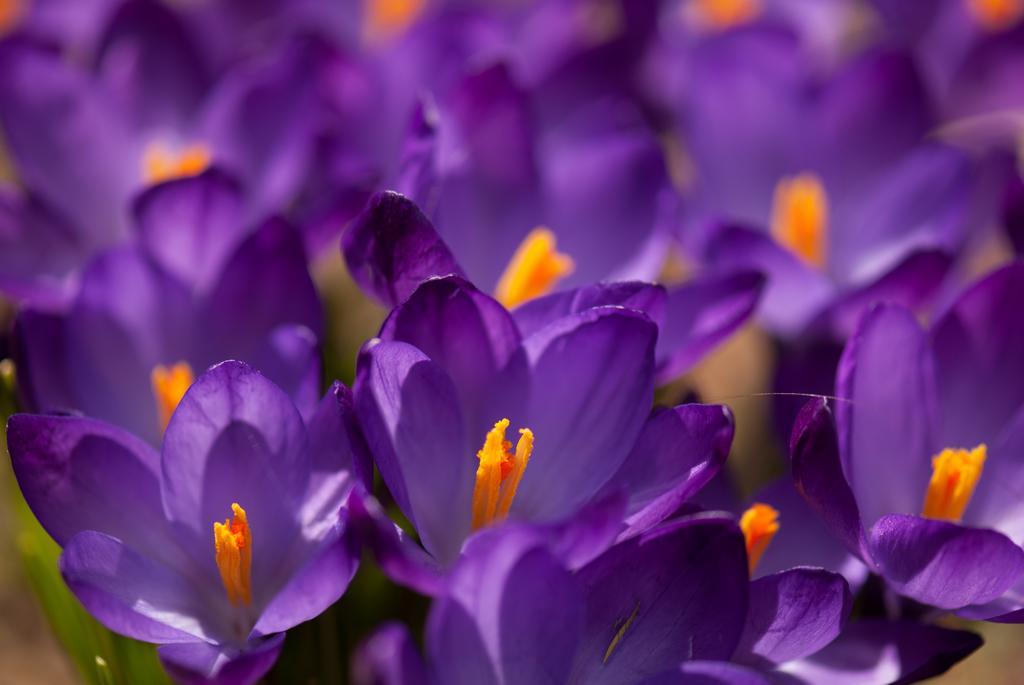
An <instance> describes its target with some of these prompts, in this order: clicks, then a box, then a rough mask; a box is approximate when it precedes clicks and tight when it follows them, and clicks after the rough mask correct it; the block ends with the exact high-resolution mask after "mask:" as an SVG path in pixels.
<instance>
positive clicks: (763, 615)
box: [733, 568, 852, 667]
mask: <svg viewBox="0 0 1024 685" xmlns="http://www.w3.org/2000/svg"><path fill="white" fill-rule="evenodd" d="M851 604H852V598H851V596H850V588H849V587H848V586H847V584H846V581H845V580H843V577H842V576H840V575H838V574H836V573H830V572H828V571H825V570H823V569H814V568H795V569H791V570H788V571H782V572H781V573H776V574H774V575H770V576H765V577H763V578H759V579H757V580H755V581H753V582H752V583H751V585H750V608H749V609H748V610H747V623H746V627H745V628H744V629H743V638H742V639H741V640H740V645H739V647H737V649H736V654H735V655H734V656H733V659H734V660H736V661H738V662H740V663H745V664H749V665H751V666H761V667H764V666H766V665H777V664H781V663H784V662H786V661H792V660H794V659H800V658H802V657H805V656H807V655H809V654H814V653H815V652H817V651H818V650H819V649H821V648H822V647H824V646H825V645H827V644H828V643H830V642H832V640H834V639H836V637H837V636H838V635H839V633H840V631H841V630H842V629H843V626H844V625H845V624H846V619H847V618H848V617H849V615H850V606H851Z"/></svg>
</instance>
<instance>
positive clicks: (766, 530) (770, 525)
mask: <svg viewBox="0 0 1024 685" xmlns="http://www.w3.org/2000/svg"><path fill="white" fill-rule="evenodd" d="M740 530H741V531H743V539H744V541H745V542H746V543H747V563H748V564H749V567H750V572H751V573H753V572H754V569H755V568H757V564H758V562H760V561H761V557H762V556H763V555H764V552H765V550H766V549H768V545H769V544H770V543H771V541H772V538H774V537H775V534H776V533H778V532H779V511H778V510H777V509H776V508H775V507H771V506H769V505H767V504H762V503H761V502H755V503H754V504H753V505H751V507H750V508H749V509H747V510H746V511H745V512H743V516H741V517H740Z"/></svg>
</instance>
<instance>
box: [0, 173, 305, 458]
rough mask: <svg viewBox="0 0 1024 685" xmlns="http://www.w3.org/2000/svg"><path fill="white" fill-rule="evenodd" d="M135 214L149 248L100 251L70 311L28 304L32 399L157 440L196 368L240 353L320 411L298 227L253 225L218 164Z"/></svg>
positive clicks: (24, 380) (25, 382)
mask: <svg viewBox="0 0 1024 685" xmlns="http://www.w3.org/2000/svg"><path fill="white" fill-rule="evenodd" d="M135 216H136V223H137V232H138V241H137V244H136V245H132V246H122V247H116V248H112V249H110V250H108V251H105V252H103V253H101V254H99V255H98V256H96V257H95V258H94V259H93V260H92V261H90V262H89V263H88V265H87V266H86V268H85V270H84V272H83V274H82V277H81V283H80V286H79V288H78V289H77V292H76V293H75V295H74V298H73V300H72V302H71V303H70V305H69V306H68V308H67V309H66V310H63V311H58V312H50V311H45V310H42V309H37V308H34V307H25V308H23V309H22V310H21V311H20V312H19V314H18V318H17V320H16V325H15V329H16V330H15V338H16V358H17V360H18V364H19V381H20V386H21V389H22V391H23V393H24V396H25V397H24V399H25V400H26V403H27V405H28V406H29V407H30V408H32V409H33V410H35V411H53V410H78V411H82V412H84V413H85V414H87V415H89V416H92V417H94V418H98V419H102V420H104V421H107V422H110V423H113V424H116V425H118V426H121V427H123V428H126V429H128V430H129V431H131V432H133V433H134V434H135V435H138V436H140V437H142V438H143V439H145V440H147V441H148V442H150V443H151V444H154V445H156V444H159V442H160V435H161V434H162V432H163V429H164V427H165V426H166V423H167V421H168V420H169V418H170V414H171V412H172V411H173V410H174V407H175V405H176V404H177V401H178V400H179V399H180V398H181V396H182V395H183V394H184V392H185V390H186V389H187V388H188V386H189V384H190V383H191V380H192V375H193V373H199V372H201V371H202V370H203V369H205V368H206V367H208V366H209V365H210V364H213V363H215V362H218V361H221V360H223V359H226V358H239V359H243V360H246V361H248V362H250V363H252V364H254V365H255V366H257V368H259V369H260V370H262V371H263V372H264V373H266V374H267V375H268V377H270V378H271V379H272V380H274V382H276V383H278V384H279V385H280V386H281V387H282V388H284V389H285V390H286V392H288V393H289V394H290V395H291V396H292V398H293V399H294V401H295V403H296V405H297V406H298V407H299V408H300V410H301V411H302V413H303V415H304V416H309V415H310V414H311V412H312V411H313V409H314V408H315V407H316V403H317V401H318V398H319V393H320V360H319V345H318V342H317V340H318V337H319V335H320V332H321V330H322V312H321V307H320V302H319V298H318V297H317V294H316V290H315V289H314V286H313V282H312V280H311V279H310V276H309V273H308V270H307V267H306V253H305V251H304V249H303V245H302V240H301V238H300V236H299V235H298V233H297V232H296V231H295V230H294V229H293V228H292V227H290V226H289V225H288V224H287V223H285V222H283V221H282V220H279V219H270V220H268V221H265V222H263V223H262V224H260V225H253V224H250V223H249V222H248V221H247V220H246V219H245V210H244V207H243V196H242V194H241V193H240V191H239V189H238V187H237V185H236V184H235V183H234V182H233V181H231V180H230V179H228V178H227V177H226V176H224V175H223V174H221V173H219V172H217V171H216V170H211V171H208V172H206V173H204V174H203V175H201V176H197V177H194V178H189V179H182V180H178V181H173V182H169V183H166V184H163V185H160V186H157V187H154V188H152V189H150V190H148V191H147V192H146V193H144V194H143V195H142V196H141V197H140V198H139V200H138V202H137V203H136V205H135Z"/></svg>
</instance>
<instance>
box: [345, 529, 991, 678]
mask: <svg viewBox="0 0 1024 685" xmlns="http://www.w3.org/2000/svg"><path fill="white" fill-rule="evenodd" d="M495 538H497V540H496V539H495ZM849 608H850V595H849V591H848V590H847V588H846V584H845V582H844V581H843V580H842V578H841V577H839V576H837V575H835V574H831V573H827V572H825V571H822V570H820V569H811V568H801V569H793V570H790V571H786V572H783V573H779V574H775V575H771V576H767V577H765V578H763V579H760V580H756V581H753V582H751V581H750V580H749V579H748V577H747V558H746V555H745V554H744V545H743V536H742V535H741V534H740V532H739V530H737V528H736V526H735V524H734V523H733V522H732V521H731V520H729V519H722V518H716V517H713V516H711V517H709V516H707V515H702V516H695V517H691V518H686V519H680V520H678V521H674V522H672V523H667V524H663V525H661V526H659V527H657V528H655V529H653V530H651V531H648V532H647V533H645V534H644V535H641V536H639V537H637V538H633V539H631V540H628V541H625V542H621V543H619V544H617V545H615V546H614V547H612V548H611V549H609V550H608V551H607V552H605V553H604V554H602V555H601V556H599V557H598V558H596V559H595V560H593V561H592V562H590V563H589V564H587V565H585V566H583V567H582V568H581V569H579V570H578V571H576V572H575V573H571V572H569V571H567V570H566V568H565V567H564V566H563V565H562V564H561V563H560V562H559V560H558V557H557V555H554V554H552V553H551V550H550V549H549V548H547V547H546V546H544V545H543V544H539V543H538V541H537V539H536V538H535V537H532V536H530V535H526V534H524V531H522V530H510V529H507V528H506V529H505V530H503V531H496V532H495V533H494V534H491V535H487V536H481V537H480V538H478V539H476V540H474V543H473V544H471V545H470V546H469V547H467V550H466V553H465V555H464V556H463V558H462V559H461V560H460V561H459V564H458V565H457V566H456V568H455V570H454V571H453V573H452V576H451V578H450V581H449V583H448V584H447V586H446V588H445V592H444V593H443V594H442V595H441V596H440V597H439V598H438V599H436V600H435V603H434V605H433V607H432V608H431V612H430V616H429V618H428V621H427V633H426V651H427V659H426V663H424V661H423V660H422V659H421V658H420V656H419V654H418V653H417V650H416V648H415V647H414V646H413V644H412V641H411V639H410V638H409V636H408V634H407V633H406V632H405V630H404V628H403V627H401V626H399V625H396V624H392V625H389V626H386V627H384V628H382V629H381V630H380V631H379V632H378V633H377V634H376V635H374V636H373V637H371V639H370V640H369V641H368V642H367V643H366V644H365V645H364V647H363V648H362V650H361V651H360V653H359V654H358V656H357V660H356V666H355V672H354V675H355V679H356V682H358V683H371V682H372V683H381V684H383V685H405V684H411V683H423V682H436V683H442V684H444V685H459V684H461V683H467V684H468V683H473V684H474V685H487V684H489V683H503V684H504V685H517V684H519V683H522V684H524V685H525V684H526V683H537V682H545V683H552V684H555V685H560V684H575V683H587V684H588V685H589V684H600V683H616V684H634V683H641V682H642V683H648V682H649V683H686V684H695V683H722V684H724V685H728V684H734V685H743V684H749V685H754V684H756V685H766V684H767V683H770V682H774V683H826V682H840V681H837V680H833V681H830V680H828V679H826V678H820V679H816V678H808V679H806V680H805V679H803V678H802V677H800V675H798V674H801V669H803V671H810V669H811V668H812V667H811V666H808V665H807V663H809V662H808V660H807V656H808V655H815V654H821V655H826V656H824V657H823V658H822V659H821V660H820V661H819V662H816V663H815V666H816V667H817V668H818V671H817V673H819V674H820V673H823V672H825V673H829V674H831V675H834V676H837V677H838V676H840V675H844V674H851V671H853V669H858V671H859V675H861V676H864V675H871V674H870V671H869V669H868V668H866V667H867V666H868V664H869V663H871V660H872V658H875V659H877V660H878V661H879V662H882V661H887V662H888V663H886V664H885V665H886V666H893V665H895V666H896V667H897V668H896V677H899V676H900V675H908V676H909V675H911V674H914V675H915V676H916V677H911V678H908V680H906V681H905V682H912V681H913V680H916V679H917V678H919V677H927V676H928V675H931V674H935V673H939V672H942V671H943V670H945V669H946V668H948V667H949V666H950V665H952V664H953V663H955V662H956V661H957V660H959V659H960V658H963V656H965V655H966V654H968V653H970V652H971V651H973V649H975V648H977V646H978V644H979V641H978V640H977V638H976V637H975V636H973V635H971V634H969V633H959V632H957V631H946V630H942V629H929V630H927V631H925V630H918V629H915V628H913V627H911V628H909V629H908V630H906V631H904V632H902V633H901V634H899V635H898V636H897V635H895V634H894V633H895V631H894V630H893V629H891V628H890V629H889V630H887V631H885V632H884V633H881V634H879V633H878V632H876V633H874V634H873V636H872V637H871V640H873V641H874V642H875V645H874V648H868V649H862V650H861V651H860V652H859V653H856V654H851V653H849V651H844V650H843V647H842V646H840V647H839V648H837V649H833V650H832V651H827V650H828V648H826V651H821V650H822V648H823V647H825V646H826V645H828V644H829V643H830V642H832V640H833V639H835V638H836V636H837V635H838V634H839V631H840V629H841V627H842V626H843V624H844V622H845V620H846V616H847V614H848V612H849ZM541 616H542V617H543V620H541V621H538V620H537V618H538V617H541ZM865 627H867V626H865ZM897 637H898V640H899V641H902V642H903V643H904V644H905V645H907V646H908V649H906V650H901V651H907V652H912V651H913V650H914V649H916V650H917V652H916V654H915V657H916V659H915V660H914V661H913V662H912V663H908V662H905V663H904V664H902V665H903V666H904V668H902V669H901V668H899V666H900V664H898V663H897V664H892V662H893V661H894V659H893V657H892V653H891V652H890V653H889V654H886V653H885V649H886V648H888V647H891V646H892V645H893V643H894V642H895V641H896V640H894V639H893V638H897ZM929 639H932V640H933V641H932V642H928V641H927V640H929ZM857 644H858V645H860V646H867V645H868V644H869V643H868V641H867V640H863V639H862V640H858V641H857ZM883 645H884V647H883ZM846 647H847V649H848V647H849V645H846ZM901 656H902V655H901ZM908 661H909V660H908ZM871 665H875V664H873V663H871ZM915 669H920V670H919V671H918V673H914V671H915ZM926 669H927V670H926ZM787 671H788V672H787ZM892 672H893V671H892V670H891V669H890V670H888V671H885V674H886V675H888V674H891V673H892ZM790 673H792V675H790ZM882 677H883V676H882V675H881V673H880V674H879V675H878V676H876V677H875V678H863V679H862V680H860V681H857V682H860V683H862V684H864V683H868V684H870V683H879V685H881V683H889V682H892V681H893V680H895V679H896V677H890V678H889V679H887V680H883V679H882ZM844 682H851V680H847V681H844Z"/></svg>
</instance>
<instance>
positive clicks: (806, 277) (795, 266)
mask: <svg viewBox="0 0 1024 685" xmlns="http://www.w3.org/2000/svg"><path fill="white" fill-rule="evenodd" d="M708 260H709V263H710V264H711V265H712V266H713V267H714V268H716V269H724V270H727V271H730V272H732V271H743V272H749V271H758V272H760V273H763V274H764V275H765V277H766V278H767V282H766V283H765V286H764V291H763V294H762V297H761V301H760V306H759V308H758V314H759V316H760V317H761V319H762V320H763V321H764V322H765V324H766V325H767V326H768V327H769V328H771V329H772V330H773V331H775V332H777V333H779V334H780V335H783V336H791V335H795V334H797V333H799V332H800V329H802V328H803V327H804V326H806V325H807V324H808V323H809V322H810V321H811V320H812V318H813V317H814V316H815V315H816V314H817V313H818V312H819V311H820V310H821V309H822V307H824V306H825V305H826V304H827V303H828V302H829V300H830V299H831V298H832V297H833V296H834V293H835V288H834V286H833V285H832V283H831V282H830V281H829V280H828V279H827V278H826V277H825V275H824V274H823V273H821V272H820V271H818V270H817V269H814V268H812V267H811V266H809V265H807V264H805V263H804V262H802V261H801V260H800V258H799V257H797V256H796V255H794V254H793V253H792V252H790V251H789V250H787V249H786V248H784V247H782V246H781V245H779V244H778V243H776V242H775V241H774V240H772V239H771V238H770V237H769V236H767V235H765V234H764V233H761V232H759V231H755V230H753V229H749V228H742V227H739V226H727V227H724V228H722V229H720V230H719V231H718V232H717V233H716V234H715V236H714V238H713V240H712V241H711V243H710V244H709V246H708Z"/></svg>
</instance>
